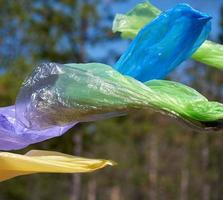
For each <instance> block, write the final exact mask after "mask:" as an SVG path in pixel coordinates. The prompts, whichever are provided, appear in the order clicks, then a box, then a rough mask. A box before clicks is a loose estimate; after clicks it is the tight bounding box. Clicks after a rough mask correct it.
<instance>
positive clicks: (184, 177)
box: [180, 147, 189, 200]
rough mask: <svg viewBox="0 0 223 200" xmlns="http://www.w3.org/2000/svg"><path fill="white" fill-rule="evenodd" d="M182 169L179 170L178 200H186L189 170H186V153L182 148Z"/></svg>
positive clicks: (185, 149)
mask: <svg viewBox="0 0 223 200" xmlns="http://www.w3.org/2000/svg"><path fill="white" fill-rule="evenodd" d="M182 158H183V161H182V168H181V182H180V200H187V199H188V186H189V169H188V151H187V148H186V147H184V148H183V153H182Z"/></svg>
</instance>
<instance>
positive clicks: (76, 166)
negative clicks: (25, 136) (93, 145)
mask: <svg viewBox="0 0 223 200" xmlns="http://www.w3.org/2000/svg"><path fill="white" fill-rule="evenodd" d="M114 164H115V163H114V162H113V161H110V160H102V159H88V158H81V157H76V156H71V155H67V154H63V153H58V152H54V151H41V150H32V151H29V152H28V153H27V154H25V155H20V154H15V153H9V152H0V181H4V180H7V179H10V178H13V177H16V176H20V175H27V174H34V173H49V172H50V173H83V172H92V171H94V170H97V169H100V168H103V167H105V166H107V165H114Z"/></svg>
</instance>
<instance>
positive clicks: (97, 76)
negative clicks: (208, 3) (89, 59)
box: [0, 5, 222, 150]
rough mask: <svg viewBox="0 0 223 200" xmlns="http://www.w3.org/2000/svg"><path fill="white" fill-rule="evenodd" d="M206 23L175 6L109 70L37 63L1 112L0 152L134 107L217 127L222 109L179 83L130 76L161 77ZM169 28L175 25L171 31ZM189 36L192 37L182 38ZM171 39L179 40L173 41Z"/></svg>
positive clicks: (194, 44) (187, 53)
mask: <svg viewBox="0 0 223 200" xmlns="http://www.w3.org/2000/svg"><path fill="white" fill-rule="evenodd" d="M177 16H178V17H179V20H177V19H178V17H177ZM171 19H173V21H172V22H171ZM192 19H194V23H193V20H192ZM209 20H210V17H209V16H207V15H206V14H203V13H200V12H198V11H195V10H193V9H192V8H190V7H189V6H187V5H178V6H176V7H175V8H173V9H171V10H169V11H167V12H165V13H163V14H161V15H160V16H159V17H158V18H157V19H156V20H154V22H153V23H152V25H148V26H145V28H143V30H142V31H141V32H140V33H139V35H138V36H137V37H136V38H135V40H134V41H133V42H132V44H130V47H129V48H128V49H127V50H126V52H124V54H123V56H121V58H120V60H119V61H118V62H117V63H116V65H115V67H114V68H112V67H110V66H107V65H103V64H99V63H89V64H67V65H61V64H56V63H48V64H42V65H39V66H37V68H35V69H34V71H33V73H32V74H31V75H30V76H28V77H27V79H26V80H25V81H24V83H23V85H22V87H21V90H20V92H19V94H18V96H17V99H16V105H15V106H10V107H4V108H0V122H1V123H0V149H2V150H9V149H10V150H11V149H19V148H24V147H26V146H28V145H29V144H33V143H37V142H40V141H43V140H47V139H50V138H52V137H57V136H60V135H61V134H63V133H65V132H66V131H67V130H68V129H70V128H71V127H73V126H74V125H75V124H76V123H78V122H84V121H92V120H98V119H104V118H108V117H114V116H119V115H124V114H127V113H129V112H132V111H134V110H136V109H147V108H152V109H155V110H158V111H160V112H165V113H168V114H170V115H174V116H176V117H180V118H182V119H184V120H185V121H187V122H188V121H189V122H190V123H191V124H193V125H195V126H197V127H202V128H204V129H217V128H221V121H219V120H221V119H222V104H219V103H216V102H208V100H207V99H206V98H204V97H203V96H202V95H200V94H198V93H197V92H195V91H194V90H193V89H191V88H188V87H186V86H183V85H181V84H177V83H170V82H165V81H158V82H154V81H153V82H148V83H146V84H143V83H141V82H139V81H137V80H135V79H133V78H130V77H129V76H132V77H134V78H136V79H138V80H142V81H147V80H150V79H154V78H157V77H161V76H164V75H166V74H167V73H168V72H169V71H170V70H172V69H173V68H174V67H176V66H177V65H178V64H179V63H180V62H182V61H183V60H185V59H186V58H187V57H188V56H190V55H191V53H192V52H193V51H194V50H195V49H196V48H198V46H199V45H200V44H201V43H202V41H203V40H204V39H205V38H206V36H207V34H208V32H209V22H208V21H209ZM169 23H170V24H171V25H172V27H173V28H172V29H170V30H169ZM151 27H153V28H151ZM167 27H168V28H167ZM156 29H157V30H158V29H159V30H160V33H162V35H163V40H162V38H160V37H158V36H157V34H156V33H157V30H156ZM163 29H164V30H167V32H166V34H164V33H165V31H164V32H163ZM190 31H191V33H193V34H194V35H191V33H190ZM151 32H154V33H153V34H150V33H151ZM188 34H189V35H191V39H190V38H189V39H187V38H186V37H185V35H188ZM173 35H174V37H180V38H181V37H182V38H184V39H183V40H182V39H179V38H178V39H177V42H175V39H174V37H173ZM186 39H187V40H186ZM149 53H151V55H150V54H149ZM160 53H161V55H160ZM151 56H152V57H151ZM150 62H151V63H150ZM116 69H117V71H116ZM118 71H119V72H121V74H120V73H119V72H118ZM124 75H129V76H124ZM151 84H152V85H151ZM154 84H155V85H154ZM157 84H158V85H157ZM170 86H171V87H170ZM171 88H173V89H172V90H171ZM175 90H176V92H174V91H175ZM161 91H162V92H161ZM168 91H169V92H168ZM164 99H167V101H164ZM184 99H187V101H184ZM198 102H199V106H197V105H196V104H197V103H198Z"/></svg>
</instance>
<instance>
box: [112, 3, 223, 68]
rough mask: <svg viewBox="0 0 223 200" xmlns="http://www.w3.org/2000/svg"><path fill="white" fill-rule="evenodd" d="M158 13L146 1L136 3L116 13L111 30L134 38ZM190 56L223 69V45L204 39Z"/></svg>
mask: <svg viewBox="0 0 223 200" xmlns="http://www.w3.org/2000/svg"><path fill="white" fill-rule="evenodd" d="M160 13H161V11H160V10H159V9H158V8H156V7H154V6H153V5H152V4H150V3H148V2H145V3H140V4H137V5H136V6H135V7H134V8H133V9H132V10H131V11H129V12H128V13H126V14H116V16H115V19H114V21H113V28H112V30H113V32H120V33H121V36H122V37H123V38H134V37H135V36H136V35H137V33H138V32H139V30H140V29H141V28H142V27H144V26H145V25H146V24H147V23H149V22H150V21H151V20H153V19H154V18H156V17H157V16H158V15H159V14H160ZM192 58H193V59H194V60H196V61H198V62H201V63H204V64H207V65H210V66H212V67H216V68H219V69H223V45H220V44H217V43H214V42H211V41H208V40H206V41H205V42H204V43H203V44H202V46H201V47H200V48H199V49H198V50H197V51H196V52H195V53H194V54H193V56H192Z"/></svg>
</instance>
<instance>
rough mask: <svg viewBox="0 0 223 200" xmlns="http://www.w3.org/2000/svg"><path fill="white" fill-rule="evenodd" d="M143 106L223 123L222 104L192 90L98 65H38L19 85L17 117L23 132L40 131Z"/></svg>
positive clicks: (105, 116)
mask: <svg viewBox="0 0 223 200" xmlns="http://www.w3.org/2000/svg"><path fill="white" fill-rule="evenodd" d="M147 108H152V109H154V110H159V111H166V112H168V113H170V114H172V115H175V116H177V117H181V118H182V119H185V120H189V121H191V122H192V123H195V124H197V123H198V122H200V123H203V124H205V123H209V122H213V121H217V120H220V119H223V105H222V104H220V103H217V102H209V101H208V100H207V99H206V98H205V97H204V96H202V95H201V94H199V93H198V92H196V91H195V90H194V89H192V88H189V87H187V86H185V85H182V84H180V83H176V82H171V81H164V80H152V81H148V82H146V83H145V84H143V83H141V82H139V81H137V80H135V79H133V78H131V77H128V76H123V75H122V74H120V73H119V72H117V71H116V70H114V69H113V68H112V67H110V66H108V65H104V64H99V63H91V64H66V65H60V64H56V63H49V64H42V65H40V66H39V67H37V68H36V69H35V70H34V72H33V73H32V75H31V76H30V77H29V78H28V79H27V80H26V81H25V82H24V84H23V86H22V89H21V91H20V93H19V95H18V98H17V101H16V117H17V119H18V120H19V122H20V123H22V124H24V125H25V126H26V127H27V128H29V129H34V130H41V129H45V128H50V127H52V126H63V125H66V124H73V123H77V122H85V121H92V120H93V121H95V120H98V119H104V118H107V117H114V116H119V115H123V114H127V113H129V112H131V111H134V110H136V109H147Z"/></svg>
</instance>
